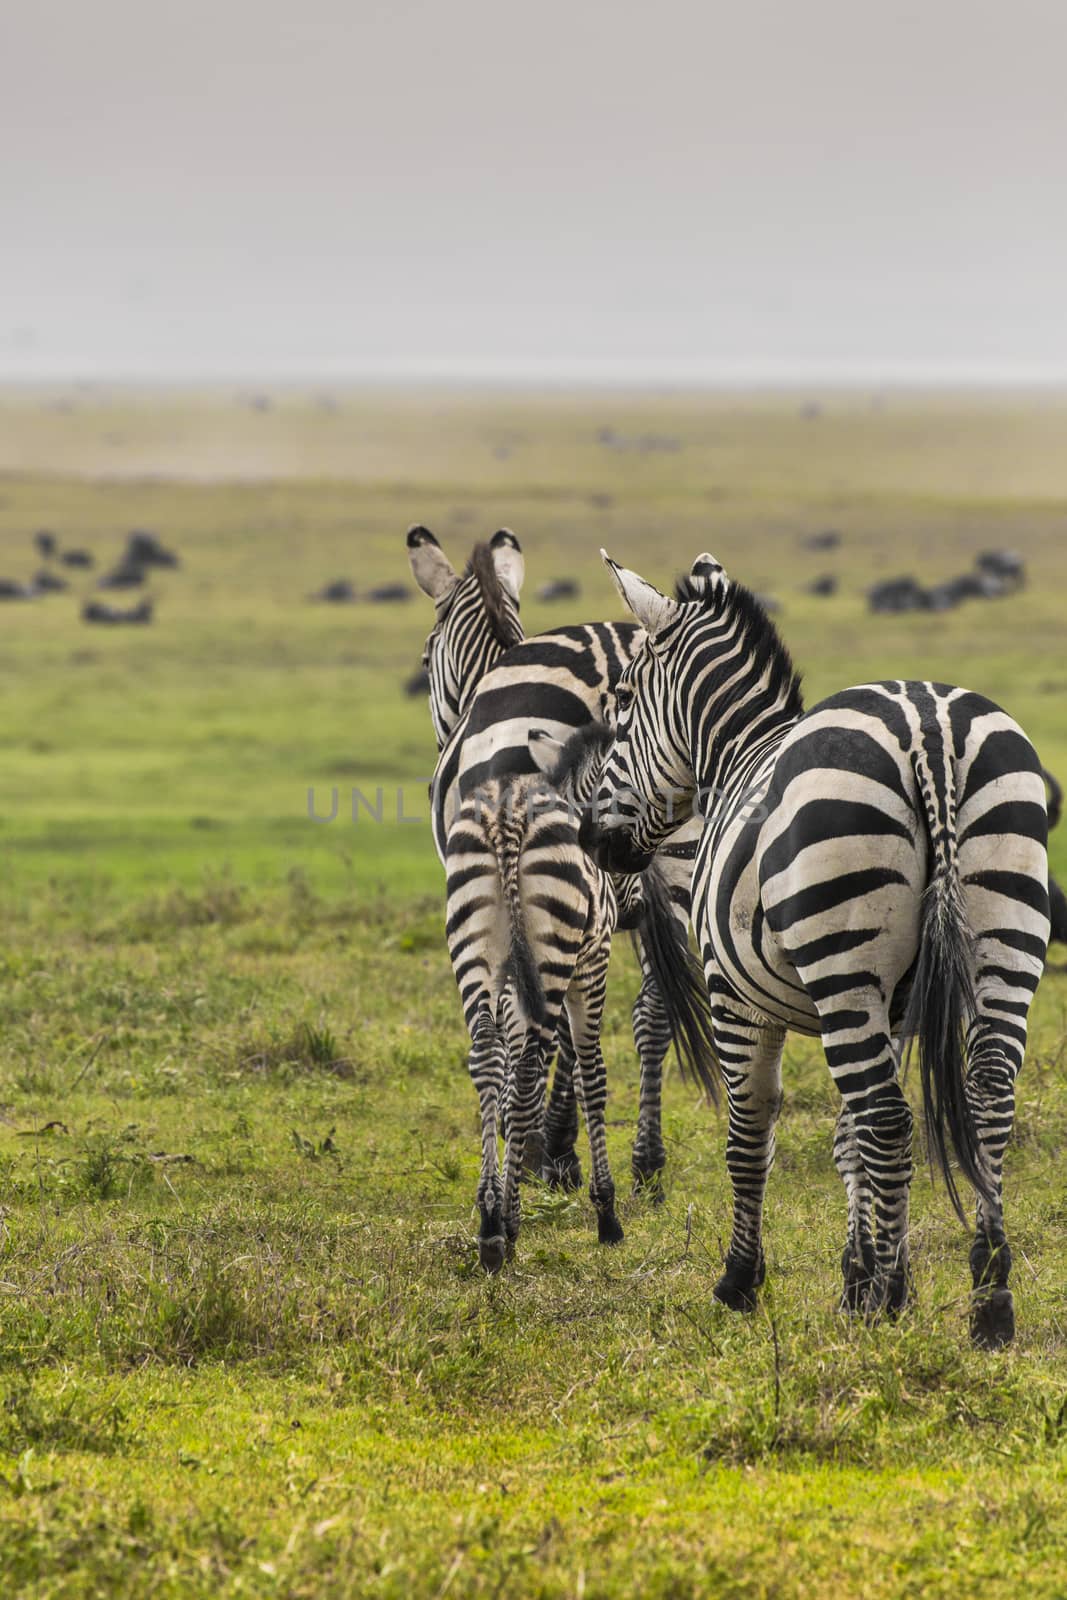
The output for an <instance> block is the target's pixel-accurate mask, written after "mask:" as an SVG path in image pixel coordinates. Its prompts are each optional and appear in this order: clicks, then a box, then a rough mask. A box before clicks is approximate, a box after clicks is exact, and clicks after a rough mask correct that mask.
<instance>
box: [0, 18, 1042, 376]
mask: <svg viewBox="0 0 1067 1600" xmlns="http://www.w3.org/2000/svg"><path fill="white" fill-rule="evenodd" d="M1065 285H1067V7H1065V6H1064V5H1063V3H1062V0H1048V3H1041V0H995V3H991V0H924V3H921V4H920V3H915V4H911V3H909V4H898V3H894V0H776V3H768V0H731V3H730V4H729V5H726V4H722V3H719V0H646V3H643V4H635V3H631V0H528V3H525V4H522V5H518V4H513V3H511V0H435V3H428V0H388V3H385V0H291V3H288V4H284V5H283V4H279V3H278V0H181V3H180V4H177V5H176V4H172V3H169V0H168V3H167V4H163V3H161V0H86V3H84V4H82V3H81V0H63V3H56V0H33V3H32V4H31V3H29V0H27V3H24V4H22V3H18V0H6V3H4V4H3V5H2V6H0V376H3V375H8V376H60V377H67V376H75V375H126V376H135V377H139V376H149V377H150V376H168V375H170V376H186V377H199V376H220V377H232V376H241V375H259V376H263V377H271V376H286V375H288V376H305V375H307V376H319V375H323V376H338V377H339V376H343V375H358V374H361V373H368V372H397V373H419V372H429V373H449V372H453V371H455V372H464V371H466V372H480V373H492V374H499V375H505V374H508V373H516V374H527V375H529V374H537V373H544V374H550V373H560V374H575V373H584V374H587V375H589V376H603V375H612V374H615V375H618V376H620V377H625V376H628V375H630V376H644V377H660V376H662V377H670V376H686V375H688V376H693V377H707V378H715V377H720V378H731V377H733V378H736V377H742V378H743V377H749V378H754V379H760V378H769V377H775V376H781V375H784V374H790V373H792V374H795V375H797V376H800V377H810V376H812V375H816V374H817V375H825V374H831V375H832V374H838V375H843V376H844V375H851V376H862V377H867V376H871V377H880V378H893V377H902V378H907V377H923V376H929V375H933V374H941V375H945V376H949V377H962V378H966V377H968V376H970V377H975V378H982V377H989V376H992V375H997V374H1001V375H1005V376H1016V377H1022V378H1029V377H1042V376H1045V377H1050V378H1057V377H1059V378H1067V290H1065Z"/></svg>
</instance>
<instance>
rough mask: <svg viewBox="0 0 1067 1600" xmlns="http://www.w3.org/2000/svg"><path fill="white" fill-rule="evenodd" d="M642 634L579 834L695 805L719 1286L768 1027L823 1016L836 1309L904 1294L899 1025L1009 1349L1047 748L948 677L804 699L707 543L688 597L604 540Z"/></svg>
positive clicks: (772, 1037) (980, 1323)
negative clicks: (839, 1193)
mask: <svg viewBox="0 0 1067 1600" xmlns="http://www.w3.org/2000/svg"><path fill="white" fill-rule="evenodd" d="M604 560H605V561H606V562H607V564H608V566H609V568H610V570H611V572H612V576H613V578H614V580H615V583H616V585H617V587H618V589H619V592H620V593H621V594H622V596H623V599H624V600H625V601H626V603H627V605H628V606H629V608H630V610H631V611H632V612H633V614H634V616H635V617H636V618H637V619H638V621H639V622H640V623H641V624H642V626H643V627H644V628H645V630H646V632H647V635H648V643H647V644H646V645H645V647H644V648H643V649H642V650H641V651H640V653H639V654H638V655H637V656H636V657H635V658H634V660H633V661H632V662H631V664H630V665H629V667H628V668H627V670H626V673H625V674H624V676H623V679H622V681H621V682H620V684H619V686H618V689H617V691H616V705H617V718H618V722H617V734H616V740H615V744H614V746H613V748H612V750H611V752H610V754H609V756H608V760H607V765H606V767H605V773H604V778H603V780H602V783H601V786H600V789H599V790H598V793H597V798H596V803H595V806H594V808H593V809H592V810H591V811H590V812H589V813H587V816H586V818H585V819H584V820H583V825H582V830H583V832H582V836H583V839H584V840H585V841H586V842H587V843H588V844H590V845H591V846H592V847H594V848H595V849H596V851H597V859H598V860H600V861H601V863H602V864H603V865H605V866H607V867H610V868H613V869H615V870H623V871H625V870H631V871H633V870H638V869H640V867H641V866H642V865H643V864H644V863H645V862H647V861H648V860H649V859H651V855H652V852H653V851H654V850H655V849H656V847H657V846H658V845H659V843H660V841H661V840H662V839H663V837H664V836H665V834H666V833H667V832H668V831H669V829H670V828H671V827H672V826H675V825H676V823H677V817H678V815H679V814H680V813H681V814H685V812H686V811H687V810H688V809H689V808H692V807H694V806H695V807H697V808H698V809H699V810H701V811H702V812H703V814H704V815H705V817H706V824H705V830H704V834H703V837H702V840H701V843H700V846H699V849H698V853H697V862H696V868H695V872H694V880H693V890H694V920H695V923H696V927H697V935H698V941H699V943H700V946H701V950H702V954H703V957H704V964H705V971H706V976H707V981H708V987H709V992H710V995H711V1001H712V1015H713V1020H714V1030H715V1038H716V1042H717V1045H718V1050H719V1056H720V1061H721V1063H722V1070H723V1077H724V1079H725V1082H726V1085H727V1092H728V1098H729V1132H728V1144H727V1166H728V1169H729V1174H730V1178H731V1182H732V1187H733V1196H734V1208H733V1232H732V1237H731V1241H730V1247H729V1251H728V1254H727V1257H726V1263H725V1271H724V1273H723V1275H722V1277H721V1278H720V1280H719V1282H718V1283H717V1284H716V1286H715V1296H716V1298H717V1299H719V1300H721V1301H723V1302H724V1303H725V1304H726V1305H728V1306H732V1307H734V1308H736V1309H741V1310H745V1309H750V1308H751V1307H752V1306H753V1305H754V1304H755V1300H756V1291H757V1289H758V1287H759V1285H760V1283H761V1282H762V1280H763V1275H764V1258H763V1249H762V1242H761V1235H762V1210H763V1200H764V1192H765V1188H766V1182H767V1175H768V1171H769V1169H770V1165H771V1160H772V1156H773V1149H774V1123H775V1118H776V1116H777V1114H778V1110H779V1107H780V1103H781V1095H782V1091H781V1059H782V1047H783V1043H784V1039H785V1034H786V1030H787V1029H789V1028H794V1029H796V1030H798V1031H799V1032H802V1033H809V1034H820V1035H821V1037H822V1042H823V1048H824V1051H825V1054H826V1059H827V1062H828V1064H829V1067H830V1071H831V1073H832V1075H833V1078H834V1081H835V1082H836V1084H837V1086H838V1088H839V1090H840V1092H841V1110H840V1114H839V1118H838V1123H837V1130H836V1136H835V1140H834V1159H835V1162H836V1165H837V1167H838V1170H839V1172H840V1174H841V1177H842V1179H843V1181H844V1185H845V1191H846V1194H847V1198H848V1232H847V1241H846V1245H845V1251H844V1256H843V1260H842V1267H843V1272H844V1296H843V1303H844V1305H845V1306H847V1307H848V1308H849V1309H851V1310H863V1311H865V1312H866V1313H867V1314H869V1315H873V1314H876V1313H877V1312H879V1311H881V1310H885V1311H887V1312H890V1313H894V1312H896V1311H899V1309H900V1308H901V1307H902V1306H903V1305H904V1303H905V1300H906V1298H907V1296H908V1293H909V1287H910V1284H909V1272H908V1192H909V1185H910V1181H911V1175H912V1153H911V1132H912V1116H911V1111H910V1110H909V1107H908V1103H907V1101H906V1100H905V1098H904V1095H903V1093H902V1091H901V1088H900V1083H899V1078H898V1061H899V1057H898V1051H897V1048H896V1042H897V1041H904V1040H908V1039H916V1040H917V1041H918V1047H919V1060H920V1071H921V1081H922V1097H923V1105H924V1112H925V1122H926V1128H927V1133H928V1142H929V1147H930V1150H931V1152H932V1154H934V1155H935V1156H936V1157H937V1159H938V1160H939V1163H940V1165H941V1167H942V1170H943V1171H944V1173H945V1176H946V1179H947V1182H948V1187H949V1192H950V1194H951V1196H952V1198H953V1201H954V1204H955V1205H956V1209H957V1210H958V1211H960V1215H961V1217H962V1215H963V1213H962V1210H961V1207H960V1200H959V1194H958V1191H957V1189H956V1185H955V1183H954V1180H953V1178H952V1176H951V1172H950V1168H949V1156H950V1149H951V1151H952V1152H954V1154H955V1158H956V1161H957V1162H958V1166H959V1170H960V1172H961V1173H962V1174H963V1175H964V1177H966V1178H967V1180H968V1181H969V1182H970V1184H971V1185H972V1186H973V1188H974V1189H975V1191H976V1194H977V1230H976V1235H975V1240H974V1244H973V1247H972V1249H971V1256H970V1264H971V1271H972V1279H973V1283H972V1299H971V1314H970V1316H971V1336H972V1338H973V1340H974V1342H975V1343H976V1344H978V1345H980V1346H985V1347H996V1346H999V1345H1003V1344H1006V1343H1008V1342H1009V1341H1010V1340H1011V1338H1012V1337H1013V1334H1014V1325H1015V1317H1014V1308H1013V1303H1012V1294H1011V1290H1010V1288H1009V1287H1008V1281H1009V1271H1010V1267H1011V1250H1010V1247H1009V1244H1008V1240H1007V1236H1006V1234H1005V1231H1004V1212H1003V1198H1002V1163H1003V1156H1004V1149H1005V1145H1006V1143H1007V1140H1008V1137H1009V1135H1010V1132H1011V1127H1012V1121H1013V1116H1014V1083H1015V1078H1016V1076H1017V1074H1018V1072H1019V1069H1020V1067H1021V1066H1022V1060H1023V1052H1024V1048H1025V1044H1026V1027H1027V1015H1028V1012H1029V1009H1030V1003H1031V1001H1032V999H1033V996H1034V991H1035V990H1036V988H1037V983H1038V979H1039V978H1040V976H1041V971H1042V964H1043V961H1044V956H1045V948H1046V943H1047V939H1048V933H1049V899H1048V887H1047V886H1048V865H1047V858H1046V834H1047V818H1046V808H1045V791H1044V784H1043V781H1042V772H1041V765H1040V763H1039V761H1038V759H1037V755H1036V753H1035V752H1034V749H1033V747H1032V746H1031V744H1030V742H1029V740H1028V739H1027V738H1026V736H1025V735H1024V734H1023V732H1022V731H1021V729H1020V728H1019V727H1018V726H1017V725H1016V724H1015V723H1014V722H1013V721H1012V719H1011V718H1010V717H1009V716H1007V715H1006V713H1005V712H1004V711H1002V710H1001V709H1000V708H999V707H998V706H996V705H994V704H993V703H992V702H991V701H989V700H987V699H985V698H983V697H982V696H981V695H978V694H975V693H973V692H971V691H969V690H966V689H959V688H952V687H948V686H946V685H944V684H938V683H920V682H908V681H902V682H897V681H888V682H883V683H868V684H863V685H860V686H859V687H857V688H851V689H846V690H844V691H843V692H842V693H840V694H835V695H833V696H832V697H831V698H830V699H828V700H824V701H822V702H821V703H820V704H819V705H817V706H815V707H814V708H813V709H811V710H810V711H807V712H805V711H804V708H803V705H802V703H801V696H800V687H799V679H798V677H797V675H796V673H795V672H794V670H793V666H792V663H791V661H790V658H789V655H788V653H787V652H786V650H785V647H784V646H783V644H782V642H781V640H780V639H779V637H778V634H777V633H776V631H775V628H774V626H773V624H772V623H771V621H770V620H769V618H768V617H767V615H766V613H765V612H764V610H763V608H762V607H761V606H760V604H759V603H758V602H757V601H756V599H755V598H754V597H753V596H752V595H751V594H750V593H749V591H748V590H747V589H744V588H742V587H741V586H739V585H737V584H734V583H731V582H729V581H728V580H727V577H726V574H725V572H724V571H723V569H722V567H721V566H720V565H719V563H718V562H717V561H716V560H715V559H714V558H713V557H712V556H709V555H703V556H700V557H699V558H698V560H697V561H696V563H695V564H694V567H693V582H692V587H691V589H690V590H689V592H688V597H687V598H686V599H684V600H683V601H681V602H679V601H677V600H672V599H668V598H667V597H666V596H664V595H662V594H660V592H659V591H658V590H657V589H655V588H654V587H653V586H652V585H651V584H650V583H647V582H646V581H645V580H644V579H643V578H640V577H638V576H637V574H636V573H633V572H629V571H627V570H626V569H625V568H623V567H620V566H619V565H617V564H616V563H615V562H613V561H611V560H610V559H609V558H608V557H607V555H604Z"/></svg>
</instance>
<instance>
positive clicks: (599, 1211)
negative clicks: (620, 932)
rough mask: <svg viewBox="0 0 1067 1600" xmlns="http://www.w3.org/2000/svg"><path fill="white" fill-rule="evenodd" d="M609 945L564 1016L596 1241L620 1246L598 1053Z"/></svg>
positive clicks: (577, 983)
mask: <svg viewBox="0 0 1067 1600" xmlns="http://www.w3.org/2000/svg"><path fill="white" fill-rule="evenodd" d="M609 950H610V942H609V944H608V945H607V947H603V948H602V949H601V950H600V951H599V952H598V959H597V961H596V963H595V966H594V969H593V971H591V972H585V973H581V972H579V973H577V974H576V975H575V978H574V980H573V982H572V983H571V987H570V989H569V990H568V991H567V1000H566V1006H567V1015H568V1017H569V1019H570V1025H571V1036H572V1038H573V1040H574V1053H575V1058H576V1062H577V1070H576V1072H575V1087H576V1089H577V1092H578V1098H579V1100H580V1102H581V1107H582V1116H583V1117H584V1118H585V1127H586V1132H587V1134H588V1135H589V1157H590V1162H591V1164H592V1177H591V1180H590V1183H589V1198H590V1200H592V1202H593V1206H594V1209H595V1210H596V1219H597V1237H598V1239H599V1241H600V1243H601V1244H619V1243H620V1242H621V1241H622V1239H623V1237H624V1235H623V1231H622V1224H621V1223H620V1221H619V1219H618V1217H617V1215H616V1213H615V1182H614V1179H613V1178H612V1176H611V1168H610V1167H609V1165H608V1136H607V1125H606V1122H605V1110H606V1107H607V1101H608V1080H607V1073H606V1072H605V1070H604V1057H603V1055H602V1053H601V1049H600V1024H601V1019H602V1017H603V1014H604V982H605V977H606V974H607V961H608V953H609Z"/></svg>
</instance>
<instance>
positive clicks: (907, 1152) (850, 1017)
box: [820, 988, 912, 1319]
mask: <svg viewBox="0 0 1067 1600" xmlns="http://www.w3.org/2000/svg"><path fill="white" fill-rule="evenodd" d="M820 1016H821V1020H822V1026H823V1035H822V1040H823V1050H824V1051H825V1054H826V1060H827V1062H828V1064H829V1067H830V1071H831V1073H832V1074H833V1077H834V1081H835V1082H836V1083H837V1086H838V1088H839V1089H840V1091H841V1097H842V1104H843V1108H844V1110H845V1112H846V1113H847V1114H848V1117H849V1120H850V1122H851V1125H852V1142H853V1145H854V1147H855V1150H856V1153H857V1155H858V1157H859V1160H860V1162H861V1163H862V1167H863V1170H864V1172H865V1173H866V1178H867V1186H868V1187H869V1189H870V1193H871V1197H872V1199H873V1202H874V1223H875V1261H876V1266H877V1274H876V1276H875V1278H874V1280H873V1282H872V1283H871V1286H870V1288H869V1290H868V1292H867V1295H866V1297H865V1299H864V1301H863V1305H862V1309H863V1311H864V1313H865V1315H866V1316H868V1317H870V1318H872V1319H873V1318H876V1317H878V1316H880V1315H882V1314H883V1313H885V1314H886V1315H888V1316H896V1315H897V1314H898V1313H899V1312H900V1311H902V1310H903V1308H904V1306H905V1305H906V1304H907V1301H908V1296H909V1293H910V1290H911V1275H910V1272H909V1268H908V1199H909V1194H910V1190H911V1173H912V1158H911V1133H912V1115H911V1108H910V1107H909V1105H908V1102H907V1100H906V1099H905V1098H904V1094H903V1091H902V1090H901V1087H900V1083H899V1081H898V1078H897V1058H896V1052H895V1051H894V1049H893V1043H892V1040H891V1038H890V1034H889V1017H888V1014H887V1012H886V1009H885V1003H884V1001H883V1000H882V998H881V995H880V994H879V993H878V992H876V991H873V990H871V989H869V988H865V989H857V990H854V991H851V990H850V991H848V992H847V993H835V994H834V995H833V996H832V997H829V998H828V999H827V1001H826V1002H825V1004H824V1005H820ZM850 1199H851V1197H850ZM850 1209H851V1207H850Z"/></svg>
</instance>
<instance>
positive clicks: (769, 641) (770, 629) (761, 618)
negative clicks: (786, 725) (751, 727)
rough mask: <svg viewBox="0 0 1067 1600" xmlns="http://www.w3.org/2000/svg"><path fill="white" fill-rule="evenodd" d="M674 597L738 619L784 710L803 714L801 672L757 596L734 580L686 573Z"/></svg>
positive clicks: (687, 603) (688, 603)
mask: <svg viewBox="0 0 1067 1600" xmlns="http://www.w3.org/2000/svg"><path fill="white" fill-rule="evenodd" d="M674 597H675V599H676V600H677V601H678V603H679V604H680V605H701V606H703V607H704V609H705V610H706V611H714V612H716V613H718V614H720V615H721V616H723V617H725V618H728V619H729V620H730V621H732V622H735V623H736V624H737V625H738V631H739V633H740V635H741V638H742V641H743V642H744V644H745V645H746V646H747V648H748V651H749V653H750V655H751V656H752V659H753V662H754V663H755V665H756V666H757V667H758V668H760V669H761V670H762V669H763V668H764V667H766V668H767V669H768V670H769V674H770V680H771V681H770V687H771V690H772V693H773V694H774V695H775V697H777V696H779V695H780V696H781V699H782V704H783V706H784V708H785V710H786V711H788V712H789V713H790V714H791V715H793V716H797V717H799V716H800V715H801V713H802V712H803V710H804V697H803V695H802V694H801V690H800V673H799V672H798V671H797V669H796V667H795V666H794V665H793V658H792V656H791V655H790V654H789V651H788V650H787V649H786V647H785V644H784V643H783V642H782V636H781V634H780V633H779V632H778V629H777V628H776V627H775V625H774V623H773V622H772V620H771V618H770V617H769V616H768V614H767V610H766V607H765V606H764V604H763V602H762V601H761V600H760V599H759V597H758V595H755V594H753V593H752V590H751V589H746V588H745V586H744V584H741V583H734V582H733V580H732V579H731V581H730V583H729V584H727V585H726V586H723V585H722V584H721V583H718V584H715V585H714V587H709V586H708V584H707V582H706V580H705V579H703V578H701V577H699V576H697V577H693V576H692V574H691V573H686V574H684V575H683V576H682V577H680V578H679V579H678V581H677V583H676V584H675V586H674Z"/></svg>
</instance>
